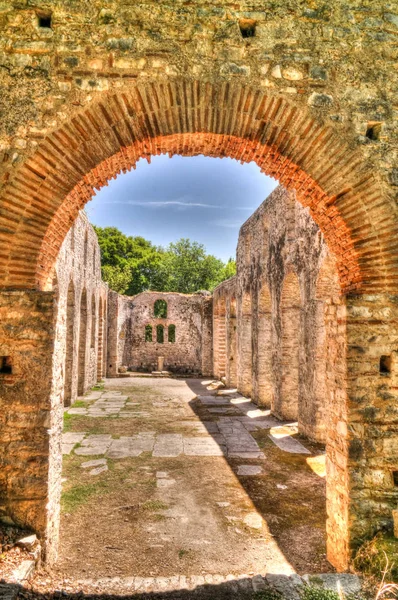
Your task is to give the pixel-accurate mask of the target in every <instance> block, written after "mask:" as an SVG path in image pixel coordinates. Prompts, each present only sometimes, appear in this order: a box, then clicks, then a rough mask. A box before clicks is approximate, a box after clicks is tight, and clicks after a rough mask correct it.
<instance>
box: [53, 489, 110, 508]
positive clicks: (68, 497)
mask: <svg viewBox="0 0 398 600" xmlns="http://www.w3.org/2000/svg"><path fill="white" fill-rule="evenodd" d="M108 490H109V485H108V482H106V481H96V482H95V483H86V484H78V485H75V486H73V487H71V488H70V489H68V490H65V491H64V492H63V494H62V497H61V508H62V511H63V512H66V513H71V512H73V511H74V510H76V509H77V508H78V507H79V506H81V505H82V504H86V503H87V502H88V501H89V500H90V499H91V498H92V497H93V496H98V495H99V494H101V493H103V492H106V491H108Z"/></svg>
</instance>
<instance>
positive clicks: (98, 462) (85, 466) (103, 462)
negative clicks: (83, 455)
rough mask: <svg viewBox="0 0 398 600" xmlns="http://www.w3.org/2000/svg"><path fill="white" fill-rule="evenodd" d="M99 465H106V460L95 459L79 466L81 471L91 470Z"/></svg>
mask: <svg viewBox="0 0 398 600" xmlns="http://www.w3.org/2000/svg"><path fill="white" fill-rule="evenodd" d="M100 465H106V458H97V459H95V460H87V461H86V462H84V463H82V464H81V465H80V468H81V469H91V468H93V467H99V466H100Z"/></svg>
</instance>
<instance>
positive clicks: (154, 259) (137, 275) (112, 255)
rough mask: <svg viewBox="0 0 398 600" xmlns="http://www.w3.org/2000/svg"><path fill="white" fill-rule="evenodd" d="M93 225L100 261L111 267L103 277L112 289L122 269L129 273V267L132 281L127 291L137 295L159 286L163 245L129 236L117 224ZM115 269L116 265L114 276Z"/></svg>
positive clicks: (125, 291) (123, 271)
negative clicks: (99, 251)
mask: <svg viewBox="0 0 398 600" xmlns="http://www.w3.org/2000/svg"><path fill="white" fill-rule="evenodd" d="M94 229H95V232H96V234H97V237H98V243H99V246H100V249H101V264H102V266H103V267H105V266H107V267H109V268H108V269H106V271H105V272H103V277H104V279H105V281H107V282H108V283H109V285H110V287H111V288H112V289H115V288H113V287H112V285H114V283H115V282H116V284H118V283H117V282H119V281H120V278H121V273H123V274H124V275H126V273H127V270H128V272H129V282H128V285H127V287H126V289H125V290H124V293H126V294H128V295H129V296H134V295H135V294H139V293H140V292H143V291H145V290H150V289H156V288H157V285H158V272H159V263H160V261H161V260H162V255H163V253H164V252H163V250H162V249H161V248H158V247H157V246H154V245H153V244H152V243H151V242H149V241H148V240H146V239H144V238H143V237H139V236H137V237H132V236H127V235H125V234H124V233H122V232H121V231H119V229H117V228H116V227H105V228H102V227H94ZM112 269H116V270H115V274H114V276H113V275H112V273H113V271H112ZM112 277H113V278H112ZM111 280H112V283H111ZM123 281H124V279H123ZM115 291H119V290H115Z"/></svg>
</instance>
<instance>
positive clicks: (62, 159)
mask: <svg viewBox="0 0 398 600" xmlns="http://www.w3.org/2000/svg"><path fill="white" fill-rule="evenodd" d="M308 106H312V105H311V104H310V103H308ZM324 123H325V121H324V119H318V118H317V114H316V111H313V109H312V108H307V105H306V106H305V107H304V104H303V103H301V102H300V101H299V100H297V101H293V100H291V99H287V95H286V94H284V93H281V94H279V92H278V93H274V92H273V91H272V90H271V91H270V90H267V92H264V89H260V88H257V87H256V86H253V85H243V84H242V83H232V82H230V81H224V80H223V81H222V82H221V83H220V84H213V83H211V82H209V81H203V80H202V81H195V80H194V79H191V80H188V79H187V80H185V79H183V78H178V77H176V78H175V79H173V78H172V79H170V81H168V82H167V83H165V82H156V81H151V80H149V79H148V81H147V82H146V83H144V84H141V83H140V84H138V85H136V84H135V83H134V84H126V87H124V88H123V89H120V90H119V91H112V92H109V93H104V94H99V95H98V96H97V97H96V98H95V100H93V101H92V102H90V103H89V102H88V103H87V105H86V107H85V108H83V109H82V108H81V104H80V103H79V102H78V103H76V102H75V103H72V102H71V103H70V118H68V119H67V122H66V123H65V124H64V125H61V124H60V125H59V126H56V125H55V126H54V130H53V131H52V132H51V133H49V134H48V135H47V136H46V137H44V138H43V139H42V142H41V144H40V147H39V148H38V149H36V146H35V145H30V146H29V150H28V152H29V154H26V155H25V156H22V157H21V158H20V162H19V164H16V165H12V167H11V166H10V165H8V163H7V164H6V166H5V168H9V171H8V173H7V174H6V176H5V177H4V182H5V183H4V187H3V189H2V196H1V201H2V202H3V203H4V205H5V206H6V209H7V210H5V211H3V214H2V216H1V218H2V219H3V224H4V228H3V231H4V234H3V237H2V244H3V248H4V251H3V252H2V256H1V260H0V272H1V273H2V286H3V289H4V290H7V291H6V292H4V297H2V300H1V301H2V306H6V307H7V306H9V304H10V303H18V302H20V298H19V297H18V292H15V290H22V292H21V294H22V295H24V294H25V295H24V302H25V303H26V306H28V305H29V302H30V303H31V304H32V305H35V303H37V302H38V300H37V298H39V297H40V298H44V297H45V296H43V295H41V294H43V292H45V291H50V290H51V282H52V269H53V265H54V262H55V259H56V256H57V254H58V251H59V248H60V245H61V243H62V240H63V239H64V237H65V234H66V232H67V231H68V229H69V227H70V225H71V222H72V221H73V219H74V217H75V216H76V214H77V211H78V210H79V208H80V207H81V206H83V205H84V204H85V202H87V201H88V200H89V199H90V198H91V197H92V195H93V190H94V189H95V188H97V187H101V186H102V185H105V184H106V181H107V180H108V179H109V178H110V177H112V176H114V175H115V173H117V172H120V171H121V170H124V169H128V168H131V167H132V166H133V165H134V164H135V162H136V160H137V159H138V157H140V156H149V155H150V154H151V153H153V154H156V153H160V152H162V153H166V152H170V153H176V152H178V153H181V154H190V155H193V154H197V153H205V154H207V155H212V156H225V155H228V156H231V157H233V158H237V159H240V160H245V161H250V160H255V161H256V162H257V164H259V165H260V166H261V168H263V169H264V171H265V172H266V173H268V174H269V175H272V176H273V177H275V178H277V179H279V181H280V182H281V183H283V184H284V185H285V186H286V187H287V188H289V189H296V190H297V195H298V199H299V200H300V202H301V203H302V204H304V205H305V206H309V207H310V210H311V214H312V216H313V217H314V219H315V221H316V222H317V223H318V224H319V226H320V227H321V229H322V231H323V233H324V235H325V238H326V241H327V243H328V245H329V248H330V250H331V251H332V252H334V253H335V255H336V258H337V268H338V272H339V279H340V284H341V288H342V290H343V292H344V293H346V294H347V295H346V298H345V301H346V304H347V314H348V319H349V321H348V327H347V329H346V328H345V326H346V322H345V319H344V316H343V318H341V319H340V334H341V339H340V338H339V339H338V341H337V342H336V344H337V346H338V347H339V348H340V349H341V350H342V352H341V355H342V356H344V357H346V358H347V361H348V364H349V367H350V374H351V377H350V380H349V381H347V380H346V379H344V377H342V378H341V381H340V389H339V393H338V394H336V403H335V405H334V413H333V417H332V422H331V426H330V430H331V432H332V433H333V435H330V436H328V453H329V459H330V463H331V464H333V466H334V472H333V476H332V477H330V478H329V480H328V502H329V507H330V512H329V515H330V525H329V536H330V556H331V558H332V560H333V561H334V563H335V564H336V565H339V566H341V565H346V564H347V561H348V557H349V555H350V552H351V547H352V546H354V545H355V544H357V543H358V540H360V539H362V537H363V535H365V534H366V535H367V534H369V533H370V532H372V531H374V528H375V524H374V522H372V518H370V517H369V514H368V513H367V511H366V510H365V508H364V507H363V506H362V504H361V502H360V496H361V493H362V491H363V489H365V488H366V489H367V490H368V491H370V490H371V489H373V488H372V484H369V483H367V482H368V481H369V478H367V477H365V470H366V467H365V466H364V465H366V466H369V468H371V465H372V464H373V463H372V456H371V455H370V454H369V448H370V447H371V446H372V443H369V444H368V443H367V441H368V440H373V437H372V436H374V433H372V430H371V428H369V427H368V426H365V425H364V424H363V415H360V414H358V412H357V411H356V410H354V409H353V405H352V403H351V400H350V401H348V398H358V397H361V395H363V394H366V393H368V392H369V390H371V391H372V394H374V398H378V399H379V400H380V401H381V398H380V393H381V392H380V380H379V377H380V372H379V363H378V361H372V360H370V358H369V357H370V356H373V354H374V355H378V354H379V353H380V352H382V353H383V356H384V355H388V354H391V352H392V348H393V339H394V338H393V327H394V323H395V318H396V315H397V314H398V307H397V305H396V301H395V300H394V297H393V296H392V295H389V296H387V295H386V294H387V293H388V292H392V293H393V294H395V293H396V288H397V273H396V268H395V263H396V257H395V254H394V252H395V251H394V247H395V246H394V240H395V239H396V236H397V215H396V210H395V209H392V206H393V205H392V203H391V202H390V200H389V198H388V197H387V195H386V194H384V188H383V186H380V182H379V181H378V178H377V176H374V173H373V171H372V170H371V169H367V168H365V162H364V159H363V157H362V155H361V154H358V153H356V152H353V151H352V147H354V146H356V143H354V136H353V135H352V136H351V138H350V139H351V140H352V142H353V143H352V147H350V145H349V144H345V143H344V141H343V140H342V139H340V136H339V132H336V131H334V129H333V128H332V126H330V125H328V126H327V125H325V124H324ZM66 140H67V141H66ZM35 144H36V141H35ZM10 155H11V156H13V153H10ZM37 197H40V198H41V202H40V203H37ZM21 198H22V200H21ZM27 214H29V218H26V215H27ZM28 292H29V293H30V295H29V294H28ZM353 292H358V294H353ZM359 293H360V294H361V295H359ZM366 293H368V294H369V296H366ZM7 294H8V295H7ZM35 294H36V296H35ZM375 296H376V297H375ZM7 303H8V304H7ZM83 304H84V303H83V302H82V305H83ZM386 305H388V307H389V314H387V313H385V314H384V316H383V318H384V319H385V322H386V323H389V324H390V326H387V327H386V328H385V331H383V332H382V334H380V332H379V331H378V334H379V335H378V338H377V339H378V342H377V346H376V345H375V344H376V343H375V342H374V341H369V340H373V337H372V333H373V332H374V330H375V329H377V327H376V325H375V314H377V312H378V311H380V310H383V309H384V308H385V306H386ZM43 306H44V307H45V309H44V308H43V310H42V316H43V315H44V314H45V316H46V322H47V320H48V322H50V321H51V318H52V317H51V310H52V309H51V310H50V308H49V307H48V305H47V304H46V303H45V302H44V301H43ZM44 310H45V311H47V312H44ZM86 312H87V307H86ZM82 317H83V318H84V315H83V314H82ZM86 317H87V315H86ZM12 318H13V319H14V318H15V317H12ZM350 324H353V325H354V326H353V327H351V326H350ZM341 330H344V332H343V333H342V332H341ZM2 331H3V333H2V334H1V335H2V339H7V347H9V348H10V347H11V350H10V352H11V351H12V352H13V353H15V355H16V356H18V352H19V350H18V340H11V341H10V340H9V336H8V333H7V332H6V330H5V329H4V330H2ZM80 333H81V334H82V324H81V330H80ZM346 333H347V335H348V336H349V342H350V343H348V344H347V345H346V340H345V334H346ZM48 336H49V339H50V338H51V334H50V332H49V333H48ZM358 337H359V339H360V340H363V339H366V340H367V341H366V348H367V349H368V350H369V352H365V353H363V355H361V356H358V354H357V352H358V351H357V350H356V348H358V344H357V343H355V342H356V341H357V338H358ZM80 338H81V335H80ZM80 346H81V344H80ZM49 347H50V344H49ZM346 349H347V352H346V353H345V350H346ZM47 353H48V349H47ZM344 360H345V359H344ZM84 361H85V357H84ZM49 362H50V363H51V360H49ZM49 362H48V361H47V362H46V367H47V369H48V368H49V367H48V365H49ZM79 362H80V363H81V360H80V361H79ZM368 363H369V364H368ZM376 363H377V364H376ZM16 364H17V363H16ZM343 366H345V363H344V365H343ZM80 367H81V364H80ZM367 367H369V369H367ZM363 370H365V371H366V372H367V373H368V375H367V376H366V378H365V379H366V380H364V379H363V378H362V372H363ZM38 372H39V371H37V370H36V372H35V373H34V375H33V374H32V380H36V379H37V378H38ZM342 372H344V368H343V369H342ZM43 375H44V373H43ZM39 379H40V386H39V387H38V388H37V393H41V394H43V396H45V397H47V398H48V397H50V396H51V393H52V392H51V386H50V384H49V382H48V377H44V376H43V377H40V378H39ZM79 381H80V382H81V381H82V377H81V376H80V377H79ZM391 381H392V378H391ZM383 384H384V386H385V389H386V390H387V392H388V393H390V392H391V391H392V388H393V386H392V384H391V382H390V381H384V380H383ZM29 385H33V384H32V381H31V380H28V383H27V385H26V387H25V389H26V392H24V393H26V397H27V398H28V397H29ZM248 387H249V386H247V391H248ZM80 388H81V389H84V377H83V384H81V386H80ZM13 393H15V395H16V398H15V400H16V402H15V403H10V404H12V405H13V410H15V406H17V402H18V397H17V392H16V391H11V392H10V393H8V397H9V398H10V397H12V394H13ZM384 393H385V390H384V391H383V394H384ZM368 397H369V394H368ZM373 403H375V405H376V406H375V407H374V406H373ZM380 403H381V402H380ZM381 404H382V403H381ZM370 408H371V409H372V411H370V412H369V411H368V412H367V414H370V413H371V414H375V415H376V416H375V417H372V418H375V419H376V420H378V421H380V422H381V423H384V421H385V419H386V412H385V411H386V410H388V407H387V406H383V408H382V409H381V408H379V407H378V402H376V401H373V400H372V401H371V407H370ZM373 408H376V412H375V413H374V412H373ZM6 410H10V409H6ZM351 422H352V423H353V424H356V423H360V424H361V427H353V428H351V429H349V428H348V427H347V424H348V423H351ZM362 425H363V426H362ZM40 444H41V447H42V454H43V456H49V454H50V453H49V442H48V440H40ZM352 448H354V449H355V452H352V451H351V449H352ZM393 448H394V446H393V444H390V445H388V443H386V444H385V449H384V450H385V451H384V458H383V459H380V465H378V466H380V468H381V469H382V470H383V473H385V474H386V475H388V474H389V475H391V464H392V463H393V462H394V460H395V459H394V456H395V454H394V449H393ZM379 458H380V457H379ZM48 460H50V459H48ZM52 460H55V459H52ZM358 469H360V472H361V478H360V483H359V487H358V490H359V491H358V490H357V489H353V488H352V486H351V485H350V481H351V478H352V474H353V473H354V472H355V471H357V470H358ZM9 472H10V473H11V474H12V473H13V472H14V473H15V472H18V473H19V467H18V465H17V461H16V462H15V464H14V465H13V466H11V467H10V469H9ZM47 475H48V468H46V467H43V470H42V472H41V473H40V475H39V476H38V480H40V479H41V480H42V481H44V482H46V483H45V485H44V487H45V486H46V484H47V482H48V478H47ZM356 481H358V479H357V480H356ZM391 481H392V479H391ZM27 485H28V482H26V481H25V480H24V478H23V477H22V478H21V479H20V486H21V487H20V490H19V493H18V495H17V496H16V498H19V497H22V496H23V495H24V493H25V492H24V490H25V486H27ZM391 488H393V485H392V484H391ZM54 489H55V488H54ZM390 492H391V490H390V489H389V490H388V493H384V492H383V491H380V490H378V491H377V497H378V499H379V500H380V502H381V501H383V502H384V503H385V504H384V506H385V512H384V513H383V515H382V516H381V517H380V519H379V521H380V522H381V521H382V520H383V519H385V518H389V519H390V518H391V516H387V511H388V510H390V504H389V502H390V500H388V497H389V496H388V494H389V493H390ZM44 495H45V494H43V493H41V495H39V496H38V498H39V500H38V501H37V512H36V513H35V516H34V518H33V520H31V521H30V523H29V524H31V525H32V526H34V527H35V528H36V529H37V530H38V531H41V532H44V531H45V530H46V528H47V526H48V519H49V515H48V512H47V508H46V506H47V501H46V502H45V501H44V500H43V498H44ZM355 499H357V502H355V501H352V500H355ZM52 501H53V502H54V503H56V502H57V499H56V498H55V497H54V498H53V499H52ZM10 506H12V508H11V509H10V510H11V511H13V512H14V513H15V514H22V513H23V511H22V509H21V505H20V504H19V500H18V499H15V498H12V499H11V500H10ZM21 511H22V513H21ZM350 511H353V513H352V514H350ZM32 514H33V513H32ZM37 515H39V516H37ZM354 516H355V517H358V516H359V517H360V518H352V517H354ZM379 521H378V522H379ZM359 523H361V525H359ZM363 523H365V525H363ZM376 526H377V524H376ZM364 532H365V533H364Z"/></svg>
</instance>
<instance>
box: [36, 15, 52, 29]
mask: <svg viewBox="0 0 398 600" xmlns="http://www.w3.org/2000/svg"><path fill="white" fill-rule="evenodd" d="M51 20H52V19H51V15H45V16H44V15H39V27H43V28H44V29H51V26H52V23H51Z"/></svg>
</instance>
